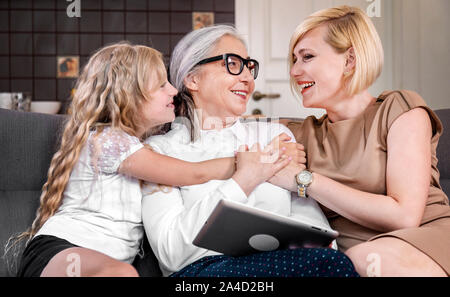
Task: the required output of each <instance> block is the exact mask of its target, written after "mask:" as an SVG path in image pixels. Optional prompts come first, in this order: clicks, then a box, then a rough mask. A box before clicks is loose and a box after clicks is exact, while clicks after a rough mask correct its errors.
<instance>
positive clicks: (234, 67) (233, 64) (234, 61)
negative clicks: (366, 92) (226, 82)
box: [226, 56, 256, 78]
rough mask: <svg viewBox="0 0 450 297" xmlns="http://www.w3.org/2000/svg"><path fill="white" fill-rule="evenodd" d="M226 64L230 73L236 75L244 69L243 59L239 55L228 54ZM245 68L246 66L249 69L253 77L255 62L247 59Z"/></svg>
mask: <svg viewBox="0 0 450 297" xmlns="http://www.w3.org/2000/svg"><path fill="white" fill-rule="evenodd" d="M226 64H227V67H228V71H229V72H230V73H231V74H235V75H238V74H240V73H241V72H242V70H243V69H244V61H243V60H242V59H240V58H239V57H236V56H228V57H227V63H226ZM247 68H248V70H250V73H251V74H252V75H253V77H254V78H255V74H256V65H255V62H253V61H248V63H247Z"/></svg>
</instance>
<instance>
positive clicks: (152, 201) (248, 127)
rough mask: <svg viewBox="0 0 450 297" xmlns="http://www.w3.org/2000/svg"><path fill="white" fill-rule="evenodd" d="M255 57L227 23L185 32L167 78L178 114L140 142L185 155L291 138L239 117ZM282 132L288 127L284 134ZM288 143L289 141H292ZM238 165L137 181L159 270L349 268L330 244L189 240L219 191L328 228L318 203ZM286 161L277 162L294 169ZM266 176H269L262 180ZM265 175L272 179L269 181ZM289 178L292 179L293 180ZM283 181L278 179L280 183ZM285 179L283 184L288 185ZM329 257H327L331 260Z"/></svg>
mask: <svg viewBox="0 0 450 297" xmlns="http://www.w3.org/2000/svg"><path fill="white" fill-rule="evenodd" d="M257 75H258V62H257V61H256V60H253V59H250V58H249V57H248V53H247V49H246V46H245V43H244V41H243V40H242V38H241V37H240V36H239V35H238V34H237V32H236V30H235V29H234V28H233V27H231V26H226V25H216V26H212V27H207V28H202V29H199V30H196V31H193V32H191V33H189V34H187V35H186V36H185V37H184V38H183V39H182V40H181V41H180V42H179V43H178V45H177V46H176V48H175V50H174V52H173V56H172V60H171V64H170V78H171V82H172V84H173V85H174V86H175V87H176V88H177V89H178V91H179V94H178V96H177V97H176V100H175V105H176V112H177V116H178V118H177V119H176V120H175V122H174V123H173V124H172V127H171V130H170V131H169V132H167V133H166V134H164V135H159V136H153V137H151V138H149V139H148V140H147V141H146V142H147V143H148V144H149V145H150V146H151V147H152V148H153V149H154V150H155V151H158V152H159V153H162V154H166V155H169V156H172V157H176V158H179V159H183V160H187V161H194V162H195V161H200V160H209V159H214V158H222V157H233V156H234V153H235V151H236V150H237V149H238V148H239V147H242V146H248V147H249V146H252V145H254V144H255V143H257V144H259V145H260V146H261V147H266V145H268V144H269V143H271V140H272V139H273V138H276V137H277V136H278V135H280V134H282V135H283V133H284V136H281V137H280V139H281V140H287V139H289V138H290V140H291V141H293V142H295V138H294V137H293V135H292V133H291V132H290V131H289V129H287V128H286V127H285V126H283V125H281V124H275V123H261V122H247V123H243V122H241V121H239V117H240V116H241V115H242V114H244V112H245V111H246V106H247V102H248V99H249V97H250V95H251V93H252V92H253V90H254V80H255V79H256V77H257ZM285 134H287V135H285ZM293 145H295V144H293ZM237 161H238V162H237V170H236V173H235V174H234V175H233V177H232V178H230V179H228V180H211V181H209V182H207V183H204V184H201V185H195V186H185V187H173V188H171V189H170V190H169V191H164V190H156V191H155V190H153V189H154V188H155V187H152V189H151V191H146V190H148V187H144V193H143V200H142V218H143V223H144V228H145V231H146V234H147V237H148V240H149V243H150V246H151V248H152V250H153V252H154V254H155V256H156V258H157V259H158V261H159V264H160V267H161V270H162V272H163V275H164V276H169V275H170V276H259V277H268V276H356V275H357V274H356V272H355V270H354V267H353V265H352V263H351V261H350V260H349V259H348V258H347V257H346V256H345V255H344V254H342V253H340V252H339V251H336V250H335V249H331V248H296V249H287V250H276V251H268V252H267V251H266V252H260V253H255V254H252V255H247V256H241V257H231V256H226V255H223V254H219V253H217V252H215V251H211V250H206V249H203V248H200V247H197V246H195V245H193V244H192V241H193V239H194V238H195V236H196V234H197V233H198V231H199V230H200V229H201V227H202V226H203V224H204V222H205V221H206V220H207V218H208V217H209V215H210V213H211V212H212V210H213V209H214V207H215V206H216V205H217V203H218V201H220V200H221V199H225V200H231V201H236V202H240V203H243V204H246V205H249V206H252V207H257V208H261V209H265V210H268V211H272V212H275V213H277V214H280V215H285V216H292V217H303V218H304V219H309V220H310V221H311V222H313V223H315V224H317V225H320V226H324V227H326V228H329V225H328V222H327V221H326V218H325V217H324V215H323V213H322V212H321V210H320V208H319V207H318V205H317V204H316V203H315V202H314V201H313V200H309V199H302V198H299V197H297V196H296V195H294V196H292V197H291V192H290V191H288V190H285V189H283V188H281V187H279V186H277V185H276V184H279V185H281V184H280V183H279V181H278V180H277V178H276V176H275V177H269V178H267V177H263V172H260V170H258V168H254V170H251V168H250V170H247V171H245V174H239V173H240V172H244V171H241V170H240V163H239V158H237ZM303 169H304V165H303V164H299V163H297V162H291V163H290V164H289V165H288V166H287V167H285V168H284V169H282V170H291V171H296V172H300V171H301V170H303ZM268 181H269V182H268ZM270 182H272V183H270ZM292 182H294V181H292ZM281 186H283V185H281ZM289 186H290V185H286V186H285V187H286V188H288V187H289ZM331 264H332V265H331Z"/></svg>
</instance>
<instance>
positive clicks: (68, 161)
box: [9, 42, 167, 245]
mask: <svg viewBox="0 0 450 297" xmlns="http://www.w3.org/2000/svg"><path fill="white" fill-rule="evenodd" d="M166 80H167V73H166V69H165V66H164V62H163V60H162V54H161V53H160V52H158V51H157V50H155V49H152V48H149V47H146V46H141V45H131V44H129V43H126V42H120V43H116V44H112V45H109V46H106V47H104V48H101V49H100V50H98V51H97V52H96V53H94V54H93V55H92V57H91V58H90V59H89V61H88V63H87V64H86V66H85V67H84V69H83V71H82V73H81V75H80V77H79V79H78V81H77V83H76V86H75V89H76V91H75V93H74V95H73V100H72V104H71V106H70V108H69V112H68V113H69V115H68V119H67V122H66V124H65V128H64V132H63V135H62V140H61V146H60V148H59V150H58V151H57V152H56V153H55V155H54V156H53V159H52V161H51V163H50V168H49V170H48V179H47V182H46V183H45V184H44V186H43V188H42V194H41V197H40V206H39V208H38V210H37V215H36V218H35V220H34V222H33V224H32V226H31V227H30V228H29V229H28V230H27V231H25V232H23V233H21V234H19V235H18V236H16V237H14V240H13V242H14V243H13V245H14V244H15V243H17V242H19V241H21V240H24V239H26V240H27V242H29V240H30V239H32V237H33V236H34V235H35V234H36V233H37V232H38V230H39V229H40V228H41V227H42V226H43V225H44V223H45V222H46V221H47V220H48V219H49V218H50V217H51V216H52V215H53V214H54V213H55V212H56V211H57V210H58V208H59V206H60V205H61V203H62V199H63V193H64V190H65V188H66V185H67V183H68V181H69V177H70V174H71V172H72V169H73V167H74V166H75V164H76V162H77V161H78V158H79V156H80V152H81V150H82V148H83V146H84V145H85V143H86V141H87V139H88V137H89V133H90V131H94V130H97V131H99V130H100V131H101V130H102V129H103V127H105V126H110V127H113V128H117V129H120V130H122V131H124V132H126V133H128V134H129V135H133V136H136V137H137V136H138V135H137V131H141V130H142V127H143V122H142V120H141V113H140V107H141V105H142V103H143V102H144V101H148V100H151V98H150V96H149V94H150V93H151V92H152V91H154V90H156V89H157V88H158V87H160V86H161V85H162V84H163V83H164V82H165V81H166ZM9 242H10V243H11V239H10V241H9Z"/></svg>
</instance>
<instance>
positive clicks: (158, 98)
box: [140, 81, 178, 134]
mask: <svg viewBox="0 0 450 297" xmlns="http://www.w3.org/2000/svg"><path fill="white" fill-rule="evenodd" d="M177 93H178V91H177V89H175V88H174V87H173V86H172V85H171V84H170V83H169V82H167V81H166V82H164V83H163V84H162V85H161V86H159V87H158V88H157V89H156V90H153V91H152V92H150V93H149V97H150V98H149V100H147V101H144V103H143V104H142V106H141V109H140V110H141V112H142V118H143V122H144V128H145V131H148V130H149V129H150V128H153V127H156V126H159V125H162V124H165V123H169V122H172V121H173V120H174V119H175V113H174V108H175V107H174V105H173V96H175V95H176V94H177ZM145 131H141V134H142V133H144V132H145Z"/></svg>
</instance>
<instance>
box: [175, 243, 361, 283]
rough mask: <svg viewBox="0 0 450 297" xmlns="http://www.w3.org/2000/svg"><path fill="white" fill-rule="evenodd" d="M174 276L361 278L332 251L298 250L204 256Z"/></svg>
mask: <svg viewBox="0 0 450 297" xmlns="http://www.w3.org/2000/svg"><path fill="white" fill-rule="evenodd" d="M170 276H171V277H240V276H242V277H358V276H359V275H358V273H357V272H356V271H355V268H354V266H353V263H352V262H351V261H350V259H349V258H348V257H347V256H346V255H345V254H343V253H342V252H339V251H336V250H333V249H330V248H298V249H289V250H277V251H271V252H262V253H257V254H252V255H248V256H241V257H231V256H225V255H218V256H208V257H204V258H202V259H200V260H198V261H196V262H194V263H192V264H190V265H188V266H186V267H184V268H183V269H182V270H180V271H178V272H176V273H173V274H171V275H170Z"/></svg>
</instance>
